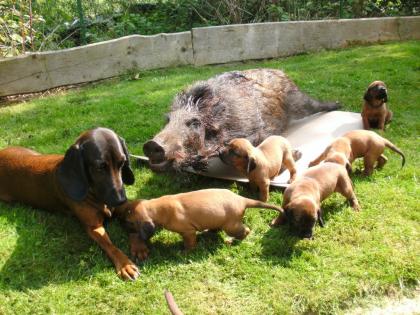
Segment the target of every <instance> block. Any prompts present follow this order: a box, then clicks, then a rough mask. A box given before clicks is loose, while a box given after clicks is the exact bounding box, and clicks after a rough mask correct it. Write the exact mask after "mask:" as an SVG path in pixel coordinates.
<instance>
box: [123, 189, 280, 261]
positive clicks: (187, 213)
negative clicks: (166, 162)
mask: <svg viewBox="0 0 420 315" xmlns="http://www.w3.org/2000/svg"><path fill="white" fill-rule="evenodd" d="M250 207H252V208H257V207H258V208H267V209H274V210H277V211H282V209H281V208H280V207H277V206H274V205H270V204H267V203H264V202H261V201H258V200H253V199H248V198H244V197H241V196H239V195H237V194H235V193H233V192H231V191H230V190H227V189H203V190H197V191H192V192H188V193H182V194H177V195H167V196H163V197H160V198H156V199H151V200H136V201H132V202H127V203H126V204H124V205H122V206H120V207H118V208H117V210H116V211H117V212H118V214H119V215H120V216H121V217H122V218H123V220H124V221H125V223H126V226H127V229H128V230H129V231H130V233H131V234H130V243H131V254H132V255H133V256H135V257H137V258H139V259H141V260H144V259H146V258H147V256H148V249H147V246H146V244H145V242H146V241H147V240H149V239H150V238H151V237H152V236H153V234H154V232H155V229H156V227H157V226H161V227H163V228H165V229H167V230H169V231H173V232H177V233H179V234H181V236H182V238H183V240H184V246H185V249H186V250H190V249H193V248H194V247H195V246H196V244H197V237H196V232H197V231H204V230H218V229H222V230H224V231H225V232H226V233H227V234H228V235H229V236H232V237H234V238H236V239H239V240H242V239H244V238H245V237H246V236H247V235H248V234H249V232H250V230H249V228H248V227H246V226H245V225H244V224H243V223H242V218H243V216H244V213H245V209H246V208H250Z"/></svg>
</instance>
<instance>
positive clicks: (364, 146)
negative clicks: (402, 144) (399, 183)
mask: <svg viewBox="0 0 420 315" xmlns="http://www.w3.org/2000/svg"><path fill="white" fill-rule="evenodd" d="M385 148H389V149H391V150H392V151H394V152H397V153H398V154H400V155H401V156H402V158H403V160H402V166H404V164H405V156H404V153H402V152H401V150H400V149H399V148H397V147H396V146H395V145H394V144H393V143H392V142H391V141H389V140H387V139H385V138H382V137H381V136H380V135H378V134H377V133H375V132H373V131H369V130H354V131H350V132H347V133H346V134H345V135H344V136H342V137H340V138H337V139H336V140H334V142H333V143H331V144H330V145H329V146H328V147H327V148H326V149H325V150H324V152H322V153H321V155H320V156H319V157H317V158H316V159H315V160H313V161H312V162H311V163H309V167H312V166H315V165H318V164H319V163H320V162H321V161H323V160H324V161H325V162H334V163H338V164H341V165H344V166H346V168H347V170H348V171H349V172H351V170H352V167H351V164H352V163H353V161H354V160H355V159H357V158H361V157H362V158H363V161H364V165H365V169H364V171H363V173H364V174H365V175H366V176H369V175H371V174H372V172H373V168H374V166H375V162H378V164H377V167H378V168H382V167H383V166H384V165H385V163H386V162H387V161H388V159H387V158H386V156H385V155H383V153H384V151H385Z"/></svg>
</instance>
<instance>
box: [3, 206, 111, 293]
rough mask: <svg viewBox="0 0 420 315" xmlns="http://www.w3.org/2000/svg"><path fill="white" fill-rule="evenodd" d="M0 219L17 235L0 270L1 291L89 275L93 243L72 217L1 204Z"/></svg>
mask: <svg viewBox="0 0 420 315" xmlns="http://www.w3.org/2000/svg"><path fill="white" fill-rule="evenodd" d="M0 217H1V218H3V219H5V220H6V221H7V222H8V224H10V225H12V226H13V227H14V228H15V231H16V235H17V240H16V244H15V245H14V246H13V253H12V254H11V255H10V257H8V259H7V261H6V262H5V263H4V265H3V267H2V268H1V270H0V287H1V288H7V289H10V290H16V291H25V290H27V289H38V288H41V287H43V286H45V285H47V284H50V283H51V282H53V283H63V282H67V281H71V280H78V279H81V278H85V277H88V276H90V275H92V272H93V268H94V267H95V264H96V261H95V260H96V259H97V256H95V255H92V253H91V252H89V248H90V247H91V246H92V244H93V242H92V241H90V240H89V239H88V236H87V234H86V233H85V231H84V230H83V229H82V227H81V226H80V224H79V223H78V222H77V220H76V219H75V218H72V217H70V216H68V215H63V214H59V213H57V214H55V213H49V212H47V211H42V210H37V209H32V208H29V207H24V206H20V205H17V204H13V205H6V204H4V203H0ZM101 260H102V261H104V257H102V258H101Z"/></svg>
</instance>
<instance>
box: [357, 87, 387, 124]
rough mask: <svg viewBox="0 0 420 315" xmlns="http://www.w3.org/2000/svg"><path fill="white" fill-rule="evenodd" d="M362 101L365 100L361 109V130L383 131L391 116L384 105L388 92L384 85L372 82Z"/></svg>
mask: <svg viewBox="0 0 420 315" xmlns="http://www.w3.org/2000/svg"><path fill="white" fill-rule="evenodd" d="M363 99H364V100H365V103H364V105H363V109H362V119H363V128H364V129H366V130H369V129H371V128H378V129H381V130H385V125H386V124H388V123H389V122H391V119H392V115H393V114H392V112H391V111H390V110H388V107H387V105H386V102H387V101H388V91H387V88H386V85H385V83H384V82H382V81H374V82H372V83H371V84H370V85H369V87H368V89H367V91H366V93H365V95H364V97H363Z"/></svg>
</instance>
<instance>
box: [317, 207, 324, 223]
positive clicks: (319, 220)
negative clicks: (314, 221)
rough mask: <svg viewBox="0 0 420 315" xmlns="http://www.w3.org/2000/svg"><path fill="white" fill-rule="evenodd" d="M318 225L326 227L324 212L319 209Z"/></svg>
mask: <svg viewBox="0 0 420 315" xmlns="http://www.w3.org/2000/svg"><path fill="white" fill-rule="evenodd" d="M317 215H318V223H319V226H320V227H324V220H323V219H322V211H321V209H318V213H317Z"/></svg>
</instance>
